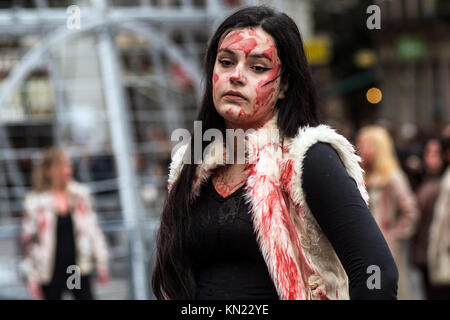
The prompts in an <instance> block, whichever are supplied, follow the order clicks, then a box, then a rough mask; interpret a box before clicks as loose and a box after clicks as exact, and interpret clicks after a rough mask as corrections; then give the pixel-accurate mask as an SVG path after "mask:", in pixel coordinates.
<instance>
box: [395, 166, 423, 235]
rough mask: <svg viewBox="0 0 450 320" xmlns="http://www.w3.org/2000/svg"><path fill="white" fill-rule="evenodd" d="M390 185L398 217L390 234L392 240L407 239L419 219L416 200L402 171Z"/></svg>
mask: <svg viewBox="0 0 450 320" xmlns="http://www.w3.org/2000/svg"><path fill="white" fill-rule="evenodd" d="M392 186H393V189H394V192H395V198H396V200H397V207H398V217H397V218H396V221H395V224H394V226H393V228H392V236H393V237H394V240H397V239H409V238H410V237H411V236H412V235H413V233H414V232H415V230H416V227H417V223H418V220H419V208H418V204H417V200H416V197H415V195H414V194H413V192H412V190H411V187H410V185H409V182H408V178H407V177H406V176H405V175H404V173H403V172H399V173H398V174H397V175H396V176H395V179H394V180H393V181H392Z"/></svg>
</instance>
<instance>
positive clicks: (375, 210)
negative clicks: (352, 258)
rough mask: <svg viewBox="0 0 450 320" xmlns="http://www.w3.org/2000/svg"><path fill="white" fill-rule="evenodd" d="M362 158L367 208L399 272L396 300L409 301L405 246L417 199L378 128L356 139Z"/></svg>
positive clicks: (414, 220) (387, 138) (369, 128)
mask: <svg viewBox="0 0 450 320" xmlns="http://www.w3.org/2000/svg"><path fill="white" fill-rule="evenodd" d="M357 148H358V149H359V152H360V154H361V157H362V159H363V168H364V171H365V177H364V178H365V181H366V186H367V189H368V192H369V195H370V202H369V208H370V211H371V212H372V214H373V216H374V218H375V220H376V221H377V223H378V225H379V227H380V229H381V231H382V232H383V235H384V237H385V238H386V241H387V242H388V244H389V248H390V249H391V252H392V254H393V256H394V259H395V262H396V264H397V268H398V272H399V284H398V298H399V299H412V298H413V295H412V290H413V288H412V283H411V280H410V271H409V270H410V268H409V258H408V245H409V242H408V240H410V238H411V237H412V235H413V234H414V231H415V229H416V225H417V220H418V218H419V210H418V206H417V200H416V198H415V195H414V193H413V192H412V190H411V187H410V185H409V182H408V178H407V177H406V175H405V173H404V172H403V171H402V170H401V168H400V165H399V162H398V160H397V156H396V154H395V149H394V145H393V141H392V138H391V137H390V135H389V133H388V131H387V130H386V129H384V128H383V127H380V126H376V125H373V126H366V127H363V128H362V129H361V130H360V132H359V133H358V136H357Z"/></svg>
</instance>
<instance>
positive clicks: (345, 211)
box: [302, 142, 398, 300]
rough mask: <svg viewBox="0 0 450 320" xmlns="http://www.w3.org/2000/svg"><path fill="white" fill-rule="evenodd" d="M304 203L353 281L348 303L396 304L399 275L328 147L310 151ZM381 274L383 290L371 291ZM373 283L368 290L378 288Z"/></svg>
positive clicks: (305, 165) (305, 170)
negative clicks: (376, 274)
mask: <svg viewBox="0 0 450 320" xmlns="http://www.w3.org/2000/svg"><path fill="white" fill-rule="evenodd" d="M302 186H303V190H304V192H305V198H306V203H307V204H308V206H309V208H310V210H311V212H312V214H313V215H314V217H315V219H316V220H317V222H318V223H319V225H320V227H321V228H322V230H323V232H324V233H325V235H326V236H327V238H328V240H329V241H330V243H331V245H332V246H333V248H334V250H335V251H336V254H337V256H338V257H339V260H340V261H341V263H342V265H343V267H344V269H345V272H346V273H347V276H348V279H349V291H350V292H349V295H350V299H364V300H369V299H397V282H398V270H397V267H396V265H395V262H394V259H393V257H392V254H391V252H390V250H389V247H388V245H387V243H386V240H385V238H384V236H383V234H382V233H381V231H380V229H379V228H378V225H377V224H376V222H375V220H374V218H373V217H372V214H371V213H370V211H369V208H368V207H367V205H366V203H365V201H364V199H363V198H362V196H361V194H360V192H359V190H358V187H357V184H356V182H355V180H354V179H353V178H352V177H350V175H349V174H348V173H347V170H346V169H345V167H344V164H343V163H342V161H341V159H340V157H339V155H338V154H337V152H336V151H335V150H334V148H333V147H332V146H331V145H330V144H328V143H322V142H319V143H316V144H314V145H313V146H311V147H310V148H309V150H308V151H307V153H306V156H305V159H304V163H303V181H302ZM371 265H375V266H378V267H379V268H380V276H381V277H380V278H381V279H380V288H379V289H377V288H374V289H369V287H368V286H367V280H368V279H369V277H371V276H372V275H373V274H374V271H372V270H371V269H369V271H368V267H369V266H371ZM372 279H373V278H371V279H370V280H369V283H370V284H376V283H375V282H373V281H372Z"/></svg>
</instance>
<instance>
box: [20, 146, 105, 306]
mask: <svg viewBox="0 0 450 320" xmlns="http://www.w3.org/2000/svg"><path fill="white" fill-rule="evenodd" d="M32 180H33V182H32V183H33V185H32V191H31V192H29V193H28V194H27V195H26V197H25V200H24V216H23V219H22V233H21V244H22V248H23V256H24V259H23V261H22V263H21V268H22V271H23V273H24V275H25V278H26V281H27V287H28V291H29V294H30V296H31V297H33V298H35V299H40V298H44V299H48V300H58V299H61V298H62V293H63V292H64V291H65V290H68V291H70V292H72V294H73V296H74V297H75V299H77V300H78V299H86V300H89V299H93V298H94V297H93V293H92V288H91V274H92V272H93V266H94V262H95V264H96V267H97V272H98V276H99V282H100V283H102V284H105V283H107V282H108V281H109V268H108V249H107V244H106V241H105V238H104V235H103V233H102V231H101V229H100V226H99V224H98V221H97V217H96V214H95V212H94V211H93V207H92V205H93V204H92V199H91V196H90V193H89V190H88V188H87V187H86V186H84V185H82V184H80V183H78V182H76V181H75V180H74V179H73V176H72V164H71V162H70V159H69V158H68V157H67V155H66V154H65V152H64V151H63V150H62V149H59V148H51V149H48V150H46V151H45V152H44V153H43V156H42V158H41V159H40V161H39V162H38V164H37V166H36V167H35V168H34V170H33V177H32ZM73 265H75V266H77V267H78V268H79V269H78V268H77V267H75V268H76V269H68V267H69V266H73ZM74 270H75V271H74ZM78 271H79V275H80V276H81V277H80V278H79V279H75V278H74V277H73V276H74V274H76V273H77V272H78ZM69 277H71V279H69V280H70V281H68V278H69ZM69 282H70V283H71V285H75V288H73V289H70V288H69Z"/></svg>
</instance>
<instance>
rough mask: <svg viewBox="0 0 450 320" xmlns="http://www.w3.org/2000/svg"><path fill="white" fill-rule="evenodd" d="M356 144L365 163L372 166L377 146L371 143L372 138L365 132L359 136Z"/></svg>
mask: <svg viewBox="0 0 450 320" xmlns="http://www.w3.org/2000/svg"><path fill="white" fill-rule="evenodd" d="M356 146H357V148H358V150H359V154H360V155H361V158H362V160H363V164H365V165H366V166H370V165H371V164H372V163H373V160H374V158H375V147H374V146H373V144H372V143H371V141H370V139H369V138H368V137H367V136H365V135H364V134H360V135H359V136H358V139H357V142H356Z"/></svg>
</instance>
